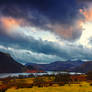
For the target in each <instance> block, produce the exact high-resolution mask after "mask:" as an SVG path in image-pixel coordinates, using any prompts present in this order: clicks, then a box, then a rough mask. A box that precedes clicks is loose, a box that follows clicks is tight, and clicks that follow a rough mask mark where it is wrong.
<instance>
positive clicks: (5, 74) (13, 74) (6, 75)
mask: <svg viewBox="0 0 92 92" xmlns="http://www.w3.org/2000/svg"><path fill="white" fill-rule="evenodd" d="M58 73H61V74H67V72H54V71H47V72H46V73H1V74H0V78H6V77H9V76H11V77H14V76H15V77H17V76H19V75H30V74H33V75H35V76H38V75H46V74H48V75H52V74H55V75H56V74H58ZM68 73H69V74H71V75H74V74H83V73H75V72H68Z"/></svg>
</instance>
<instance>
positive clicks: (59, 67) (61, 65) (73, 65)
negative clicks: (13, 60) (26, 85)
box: [25, 60, 92, 73]
mask: <svg viewBox="0 0 92 92" xmlns="http://www.w3.org/2000/svg"><path fill="white" fill-rule="evenodd" d="M25 66H26V67H27V68H28V69H30V68H31V67H33V68H34V69H37V70H43V71H67V72H81V73H86V72H89V71H92V61H87V62H84V61H81V60H76V61H71V60H68V61H56V62H53V63H50V64H35V63H27V64H26V65H25Z"/></svg>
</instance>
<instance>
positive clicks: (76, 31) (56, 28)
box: [48, 20, 82, 39]
mask: <svg viewBox="0 0 92 92" xmlns="http://www.w3.org/2000/svg"><path fill="white" fill-rule="evenodd" d="M48 27H49V28H51V29H52V31H53V32H55V33H57V34H58V35H60V36H61V37H63V38H65V39H73V38H74V39H76V38H77V36H78V35H80V34H81V29H82V21H81V20H78V21H76V23H75V24H74V25H68V24H54V25H51V24H49V25H48ZM74 36H76V37H74Z"/></svg>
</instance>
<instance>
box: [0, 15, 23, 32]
mask: <svg viewBox="0 0 92 92" xmlns="http://www.w3.org/2000/svg"><path fill="white" fill-rule="evenodd" d="M23 22H24V20H23V19H15V18H12V17H1V18H0V23H1V24H2V28H3V29H4V31H5V33H11V32H12V31H14V29H16V28H17V27H19V26H21V24H22V23H23Z"/></svg>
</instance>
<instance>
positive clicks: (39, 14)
mask: <svg viewBox="0 0 92 92" xmlns="http://www.w3.org/2000/svg"><path fill="white" fill-rule="evenodd" d="M72 7H73V8H72ZM82 7H83V6H82V5H81V4H79V3H77V1H76V0H70V1H68V0H63V1H61V0H58V1H56V0H31V1H29V0H27V1H25V0H23V1H21V0H20V1H18V0H16V1H13V2H12V1H11V0H8V1H7V2H6V3H5V2H4V1H2V4H1V6H0V11H1V12H0V14H1V16H5V17H11V18H12V19H16V20H20V19H22V20H24V23H25V26H30V25H31V26H35V27H38V28H41V29H44V30H45V29H46V30H47V29H49V30H51V31H52V32H55V33H56V34H57V35H59V36H61V38H63V39H66V40H76V39H78V38H79V37H80V36H81V29H82V27H81V26H80V24H78V21H80V19H81V15H80V12H79V10H80V8H82ZM25 21H26V22H25ZM48 25H49V26H48ZM76 25H77V26H76Z"/></svg>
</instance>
